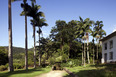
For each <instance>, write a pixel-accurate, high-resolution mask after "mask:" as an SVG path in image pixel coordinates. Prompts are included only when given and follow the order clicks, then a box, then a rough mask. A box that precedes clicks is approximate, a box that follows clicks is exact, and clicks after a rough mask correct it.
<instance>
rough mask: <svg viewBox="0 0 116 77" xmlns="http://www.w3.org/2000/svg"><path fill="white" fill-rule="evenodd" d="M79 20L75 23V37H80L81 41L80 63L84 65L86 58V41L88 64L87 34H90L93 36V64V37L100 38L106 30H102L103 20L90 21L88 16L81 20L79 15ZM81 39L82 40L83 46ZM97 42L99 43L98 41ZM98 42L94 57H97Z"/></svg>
mask: <svg viewBox="0 0 116 77" xmlns="http://www.w3.org/2000/svg"><path fill="white" fill-rule="evenodd" d="M79 19H80V21H78V23H77V26H76V28H77V31H76V34H77V38H78V37H79V38H81V42H82V64H83V65H84V66H85V62H86V61H85V60H86V52H85V41H87V58H88V64H89V63H90V60H89V51H88V48H89V46H88V45H89V44H88V43H89V36H90V35H91V36H92V37H93V39H92V42H93V47H92V48H93V64H94V57H95V56H94V39H95V38H96V40H99V39H102V38H103V37H104V36H105V35H106V32H105V31H104V30H103V28H102V27H103V26H104V25H103V22H102V21H96V22H94V21H92V20H90V19H89V18H86V19H85V20H83V19H82V18H81V17H79ZM83 41H84V46H83ZM98 44H99V43H98ZM98 44H97V53H96V57H97V59H98Z"/></svg>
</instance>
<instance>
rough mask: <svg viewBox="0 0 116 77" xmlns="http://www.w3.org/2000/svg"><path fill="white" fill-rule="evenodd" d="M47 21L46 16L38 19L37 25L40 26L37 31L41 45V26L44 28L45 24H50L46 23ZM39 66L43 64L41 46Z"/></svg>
mask: <svg viewBox="0 0 116 77" xmlns="http://www.w3.org/2000/svg"><path fill="white" fill-rule="evenodd" d="M45 21H46V20H45V19H44V18H41V19H39V21H38V22H37V24H36V25H35V26H37V27H38V31H37V33H38V36H39V46H40V34H41V33H42V30H41V28H42V27H43V26H48V24H47V23H45ZM39 66H41V50H40V48H39Z"/></svg>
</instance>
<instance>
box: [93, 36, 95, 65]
mask: <svg viewBox="0 0 116 77" xmlns="http://www.w3.org/2000/svg"><path fill="white" fill-rule="evenodd" d="M94 56H95V55H94V38H93V64H94V63H95V61H94Z"/></svg>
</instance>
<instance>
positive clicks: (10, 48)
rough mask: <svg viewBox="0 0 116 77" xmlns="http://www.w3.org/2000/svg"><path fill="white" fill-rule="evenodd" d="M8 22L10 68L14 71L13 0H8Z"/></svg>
mask: <svg viewBox="0 0 116 77" xmlns="http://www.w3.org/2000/svg"><path fill="white" fill-rule="evenodd" d="M8 16H9V18H8V23H9V28H8V30H9V52H8V58H9V67H8V70H9V71H10V72H11V71H14V69H13V51H12V18H11V17H12V15H11V0H8Z"/></svg>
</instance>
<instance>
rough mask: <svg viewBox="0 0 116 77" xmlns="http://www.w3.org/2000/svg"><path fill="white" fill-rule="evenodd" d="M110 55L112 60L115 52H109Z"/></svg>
mask: <svg viewBox="0 0 116 77" xmlns="http://www.w3.org/2000/svg"><path fill="white" fill-rule="evenodd" d="M109 56H110V57H109V58H110V60H112V59H113V52H110V53H109Z"/></svg>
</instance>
